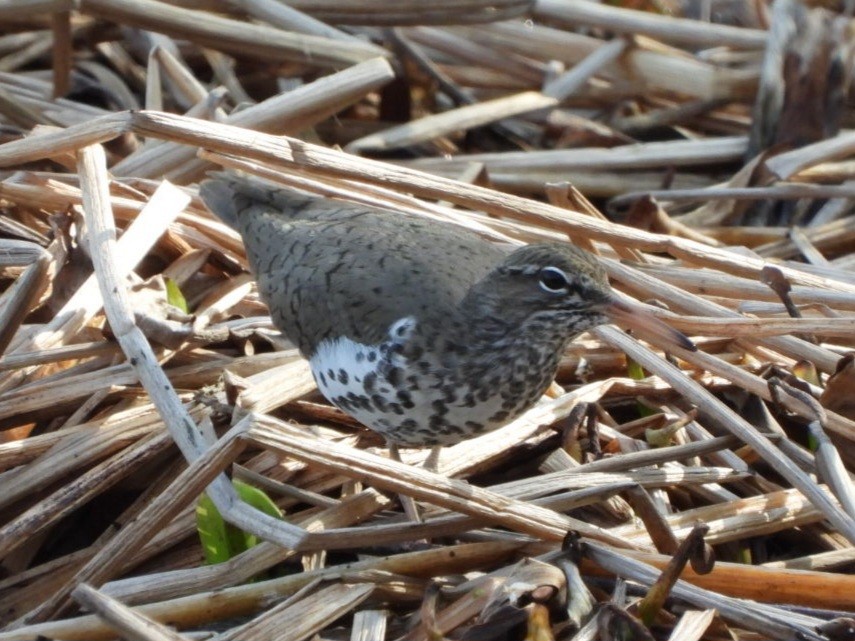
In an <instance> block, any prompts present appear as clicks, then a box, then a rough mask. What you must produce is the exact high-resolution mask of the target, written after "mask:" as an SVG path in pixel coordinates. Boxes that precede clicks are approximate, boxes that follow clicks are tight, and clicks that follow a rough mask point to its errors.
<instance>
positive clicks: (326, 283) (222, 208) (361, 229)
mask: <svg viewBox="0 0 855 641" xmlns="http://www.w3.org/2000/svg"><path fill="white" fill-rule="evenodd" d="M200 193H201V195H202V198H203V199H204V200H205V202H206V204H207V205H208V207H209V208H210V209H211V210H212V211H213V212H214V213H215V214H216V215H217V216H218V217H220V218H221V219H222V220H223V221H225V222H226V223H228V224H229V225H231V226H232V227H234V228H235V229H237V230H238V231H239V232H240V234H241V236H242V237H243V240H244V243H245V245H246V253H247V256H248V258H249V262H250V266H251V268H252V271H253V273H254V275H255V277H256V278H257V280H258V285H259V289H260V292H261V296H262V298H263V299H264V300H265V301H266V303H267V305H268V306H269V308H270V313H271V317H272V319H273V323H274V324H275V325H276V326H277V327H278V328H279V329H280V330H281V331H282V332H283V333H284V334H285V336H287V337H288V338H289V339H290V340H291V341H292V342H294V343H295V344H296V345H297V346H298V347H299V349H300V351H301V353H302V354H303V355H304V356H305V357H306V358H307V359H308V360H309V363H310V364H311V369H312V373H313V374H314V377H315V380H316V381H317V384H318V387H319V389H320V391H321V392H322V393H323V395H324V396H325V397H326V398H327V399H328V400H329V401H330V402H331V403H332V404H334V405H336V406H337V407H339V408H340V409H342V410H343V411H344V412H346V413H347V414H350V415H351V416H353V417H354V418H356V419H357V420H358V421H360V422H361V423H363V424H364V425H366V426H368V427H369V428H371V429H372V430H375V431H376V432H379V433H380V434H381V435H382V436H384V437H385V438H386V440H387V442H388V443H389V444H390V445H392V446H396V445H402V446H409V447H420V446H428V445H430V446H441V445H451V444H454V443H458V442H460V441H462V440H464V439H467V438H471V437H473V436H476V435H478V434H482V433H485V432H488V431H490V430H494V429H496V428H498V427H501V426H502V425H505V424H506V423H508V422H509V421H511V420H512V419H514V418H515V417H517V416H518V415H520V414H521V413H522V412H524V411H525V410H526V409H528V408H529V407H531V406H532V405H533V404H534V403H535V402H537V400H538V399H539V398H540V397H541V396H542V395H543V393H544V391H545V390H546V389H547V388H548V387H549V385H550V383H551V381H552V380H553V378H554V376H555V373H556V370H557V368H558V362H559V359H560V357H561V354H562V352H563V351H564V348H565V347H566V345H567V344H568V342H570V341H571V340H572V339H573V338H574V337H575V336H577V335H578V334H579V333H581V332H583V331H585V330H587V329H591V328H593V327H595V326H597V325H600V324H602V323H606V322H609V321H610V320H611V321H614V322H616V323H618V324H621V325H623V326H626V327H630V328H634V329H637V330H638V331H639V332H640V333H641V334H642V335H644V336H645V337H650V338H653V339H658V340H659V342H660V343H661V344H663V345H664V346H666V347H667V346H668V345H679V346H681V347H684V348H689V349H691V348H693V347H694V346H693V344H692V343H691V342H690V341H689V340H688V339H687V338H686V337H685V336H683V335H682V334H681V333H680V332H678V331H676V330H674V329H672V328H671V327H669V326H668V325H666V324H664V323H663V322H661V321H660V320H658V319H657V318H656V317H655V316H653V315H652V314H650V313H649V312H648V311H646V310H645V309H644V307H642V306H641V305H637V304H629V303H625V302H622V301H619V300H618V299H617V298H616V297H615V295H614V294H613V292H612V290H611V288H610V287H609V284H608V280H607V278H606V274H605V271H604V269H603V267H602V265H601V264H600V263H599V262H598V261H597V259H595V258H594V256H593V255H591V254H589V253H587V252H585V251H583V250H581V249H579V248H577V247H574V246H573V245H571V244H569V243H562V242H550V243H540V244H533V245H527V246H524V247H521V248H519V249H517V250H516V251H510V250H507V249H505V248H503V247H501V246H499V245H496V244H493V243H491V242H489V241H487V240H485V239H483V238H482V237H480V236H478V235H475V234H474V233H472V232H468V231H467V230H464V229H462V228H459V227H457V226H453V225H444V224H441V223H438V222H435V221H431V220H428V219H425V218H421V217H417V216H411V215H406V214H402V213H398V212H393V211H386V210H381V209H374V208H371V207H366V206H362V205H354V204H351V203H344V202H337V201H333V200H329V199H323V198H319V197H316V196H312V195H308V194H304V193H301V192H297V191H294V190H291V189H287V188H282V187H278V186H276V185H274V184H273V183H267V182H264V181H261V180H256V179H252V178H249V177H243V176H238V175H232V174H216V175H215V176H214V177H212V178H210V179H208V180H206V181H205V182H203V184H202V186H201V190H200Z"/></svg>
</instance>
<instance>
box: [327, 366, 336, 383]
mask: <svg viewBox="0 0 855 641" xmlns="http://www.w3.org/2000/svg"><path fill="white" fill-rule="evenodd" d="M327 377H328V378H329V379H330V380H331V381H334V380H335V372H334V371H332V370H331V369H328V370H327Z"/></svg>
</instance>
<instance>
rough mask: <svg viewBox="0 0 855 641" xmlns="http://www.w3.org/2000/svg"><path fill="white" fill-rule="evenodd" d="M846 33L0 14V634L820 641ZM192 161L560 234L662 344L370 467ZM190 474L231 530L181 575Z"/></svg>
mask: <svg viewBox="0 0 855 641" xmlns="http://www.w3.org/2000/svg"><path fill="white" fill-rule="evenodd" d="M618 5H632V7H635V8H624V7H621V6H618ZM814 5H823V6H821V7H820V6H814ZM639 9H646V10H639ZM851 10H852V3H851V2H844V1H843V0H840V1H839V2H834V1H831V2H821V3H820V2H818V1H817V2H811V3H806V4H801V3H799V2H797V1H796V0H776V1H775V2H774V3H771V4H768V5H767V4H766V3H765V2H764V1H763V0H755V1H752V2H743V1H739V0H708V1H701V0H697V1H695V0H658V1H655V0H650V2H646V3H645V2H630V1H629V0H626V1H625V2H609V3H604V4H600V3H597V2H585V1H582V0H493V1H490V2H485V1H483V0H433V1H432V2H427V3H426V2H423V1H422V0H406V1H397V2H390V1H389V0H360V1H355V0H353V1H350V0H336V1H332V0H297V1H292V2H289V3H288V5H287V6H286V5H285V4H283V3H282V2H280V1H279V0H207V1H206V2H198V1H190V0H182V1H180V2H179V1H173V2H169V3H165V2H158V1H156V0H78V1H77V2H72V1H71V0H0V26H2V35H0V126H2V129H0V137H1V138H0V139H2V144H0V167H2V168H4V169H3V174H2V181H0V208H2V209H0V292H2V293H0V354H2V356H0V624H2V626H5V627H2V629H0V641H13V640H23V639H35V638H51V639H64V640H72V639H86V640H92V639H104V638H111V637H116V636H124V637H125V638H132V639H150V640H154V639H173V640H174V639H189V638H208V637H213V638H216V639H218V640H226V639H239V640H241V641H251V640H268V639H276V640H289V641H298V640H302V639H309V638H318V639H330V640H333V639H348V638H349V639H362V640H366V641H369V640H370V641H375V640H376V641H379V640H382V639H390V640H391V639H406V640H407V641H421V640H427V639H440V638H443V637H444V636H448V637H450V638H455V639H472V640H475V639H477V640H480V641H492V640H493V639H495V640H505V639H508V640H510V639H522V638H527V639H529V640H531V641H546V640H548V639H550V638H553V637H555V638H559V639H571V638H572V639H579V640H582V639H592V638H595V637H600V638H602V639H612V638H615V639H648V638H651V635H652V636H653V637H655V638H662V639H664V638H666V637H670V638H671V639H679V640H680V641H685V640H692V639H701V638H703V639H724V638H745V639H762V638H768V639H792V640H795V639H800V640H804V639H815V640H819V639H843V638H851V630H852V621H851V619H850V620H848V622H847V620H846V619H845V618H842V617H847V616H849V617H852V616H855V615H853V612H855V576H852V574H851V571H852V570H853V569H855V546H853V544H855V492H853V486H852V475H851V473H850V471H848V470H851V469H853V465H855V449H853V444H854V443H855V422H853V419H855V400H853V398H855V361H853V359H852V357H851V355H847V354H848V353H850V350H852V349H853V347H855V275H853V274H855V272H853V268H855V218H853V217H852V215H851V212H852V209H853V207H852V204H853V196H855V164H853V162H852V161H851V160H848V158H849V157H851V156H852V155H853V154H855V134H853V133H851V132H846V130H845V127H846V126H850V127H851V126H852V124H853V122H855V119H853V110H852V108H851V107H852V92H851V86H850V80H851V78H850V72H851V69H852V53H853V51H852V45H853V38H852V36H851V33H852V29H853V24H852V22H851V20H850V19H849V17H848V14H847V11H850V12H851ZM668 13H673V16H671V15H667V14H668ZM674 16H677V17H674ZM342 149H343V151H342ZM220 166H224V167H229V168H238V169H242V170H244V171H246V172H250V173H253V174H258V175H262V176H264V177H267V178H269V179H272V180H276V181H279V182H282V183H284V184H287V185H294V186H298V187H300V188H303V189H308V190H311V191H315V192H318V193H322V194H325V195H328V196H330V197H335V198H341V199H348V200H356V201H359V202H367V203H374V204H379V205H381V206H384V207H388V208H393V209H396V210H399V211H401V212H405V213H402V215H422V216H429V217H432V218H433V219H434V220H436V221H437V224H447V225H452V224H455V225H464V226H467V227H469V228H472V229H474V230H476V231H477V232H478V233H481V234H483V235H485V236H487V237H489V238H492V239H495V240H496V241H497V242H506V243H520V242H530V241H534V240H537V239H544V238H550V239H570V240H572V241H574V242H576V243H577V244H579V245H582V246H584V247H587V248H589V249H591V250H593V251H596V252H597V253H598V254H600V256H601V257H602V258H603V260H604V262H605V263H606V266H607V269H608V271H609V274H610V276H611V277H612V280H613V283H614V284H615V286H616V287H617V288H618V289H620V290H622V291H624V292H626V293H628V294H630V295H632V296H634V297H636V298H638V299H642V300H651V299H653V300H655V301H657V303H658V305H659V307H660V311H658V312H657V313H658V315H660V316H661V317H662V318H664V319H665V320H666V321H668V322H669V323H671V324H672V325H673V326H674V327H677V328H679V329H681V330H682V331H684V332H685V333H687V334H688V335H690V336H692V338H693V340H694V341H695V343H696V344H697V346H698V348H699V349H698V351H695V352H689V351H684V352H681V353H677V354H670V355H663V354H662V353H661V352H659V351H657V350H656V349H655V347H654V348H651V347H650V346H648V345H646V344H643V343H641V342H639V341H637V340H636V339H634V338H632V337H630V336H628V335H626V334H624V333H622V332H620V331H619V330H617V329H616V328H613V327H604V328H600V329H598V330H596V331H594V332H593V333H592V334H589V335H586V336H584V337H582V339H580V340H577V341H576V342H574V343H573V345H572V346H571V348H570V349H569V351H568V353H567V354H566V355H565V359H564V362H563V365H562V369H561V375H560V377H559V380H558V384H559V385H560V387H559V386H555V387H553V390H552V392H553V393H552V394H551V395H550V397H549V398H547V399H544V400H543V401H542V402H541V403H540V404H539V405H538V406H537V407H535V408H534V409H533V410H531V411H530V412H529V413H527V414H526V415H525V416H524V417H523V418H521V419H520V420H517V421H516V422H514V423H513V424H511V425H508V426H507V427H505V428H503V429H501V430H499V431H497V432H494V433H492V434H488V435H485V436H482V437H480V438H477V439H474V440H471V441H468V442H465V443H463V444H461V445H458V446H455V447H450V448H447V449H446V450H445V451H444V452H443V454H442V457H441V459H440V464H439V469H438V471H437V472H431V471H427V470H425V469H423V468H422V467H420V466H419V463H420V462H421V461H422V460H423V458H424V456H425V452H420V451H416V450H413V451H409V452H405V453H404V454H405V456H404V460H405V463H398V462H394V461H390V460H389V459H388V458H387V456H386V451H385V450H384V448H383V447H382V442H381V441H380V439H379V438H378V437H377V436H376V435H374V434H372V433H370V432H368V431H367V430H365V429H364V428H361V427H360V426H359V425H356V424H355V423H354V422H353V421H352V420H351V419H349V418H348V417H346V416H345V415H343V414H342V413H340V412H339V411H337V410H335V409H334V408H332V407H330V406H329V405H328V404H326V403H325V402H324V401H323V399H321V398H320V397H319V396H318V395H317V393H316V391H315V388H314V383H313V381H312V379H311V376H310V373H309V371H308V368H307V365H306V363H305V361H303V360H302V359H301V358H300V357H299V355H298V354H297V352H296V350H295V349H294V348H293V347H292V346H290V345H288V344H286V343H284V342H283V341H282V339H281V338H280V337H279V336H278V334H277V333H276V332H275V331H274V330H273V328H272V327H271V325H270V321H269V318H268V317H267V314H266V309H265V307H264V306H263V304H262V303H261V302H260V301H259V298H258V294H257V291H256V288H255V284H254V283H253V281H252V279H251V278H250V277H249V275H248V274H247V272H246V271H245V268H246V257H245V255H244V250H243V246H242V244H241V242H240V239H239V237H238V236H237V235H236V234H235V233H234V232H233V231H231V230H229V229H227V228H226V227H225V226H224V225H223V224H221V223H220V222H219V221H217V220H215V219H214V217H213V216H212V215H211V214H210V213H209V212H208V211H207V210H206V208H205V206H204V205H203V204H202V203H201V201H200V200H199V198H198V195H197V189H196V183H197V182H198V181H199V180H200V179H201V178H202V177H204V175H205V173H206V172H207V171H208V170H210V169H212V168H216V167H220ZM601 212H605V215H604V214H603V213H601ZM176 286H177V287H176ZM176 289H177V290H178V291H180V294H181V296H177V297H176V295H175V293H176ZM182 297H183V299H184V300H185V301H186V305H187V309H186V310H179V309H177V308H176V301H180V300H181V298H182ZM228 477H231V478H233V479H240V480H242V481H244V482H246V483H248V484H251V485H254V486H256V487H258V488H261V489H263V490H264V491H265V492H266V493H267V495H268V496H269V497H270V498H271V499H273V501H275V503H276V504H277V505H278V506H279V508H281V510H282V511H283V512H284V518H282V519H277V518H275V517H273V516H270V515H269V514H266V513H263V512H261V511H259V510H257V509H255V508H253V507H250V506H249V505H248V504H247V503H245V502H242V501H240V500H238V499H237V497H236V493H235V489H234V486H233V484H232V482H231V481H230V480H229V479H228ZM203 491H204V492H206V493H207V494H208V496H209V497H210V498H211V499H212V500H213V503H214V504H216V505H217V507H218V508H219V510H220V511H221V513H222V515H223V517H224V518H225V519H226V520H227V521H228V522H230V523H232V524H235V525H236V526H237V527H239V528H240V529H241V530H243V531H244V532H247V533H252V534H255V535H258V536H259V537H260V538H261V539H264V541H263V542H261V543H259V544H258V545H256V546H254V547H250V548H249V549H248V550H246V551H243V552H241V553H239V554H237V555H236V556H233V557H232V558H230V559H229V560H227V561H226V562H224V563H221V564H218V565H208V564H206V563H205V562H204V560H203V554H202V545H201V543H200V538H199V534H198V532H197V526H196V520H195V512H196V506H197V503H198V501H199V497H200V494H201V493H202V492H203ZM398 494H403V495H408V496H411V497H413V498H415V499H416V501H418V502H419V504H420V507H421V511H422V512H423V515H424V522H423V523H413V522H410V521H408V520H406V518H405V517H404V516H403V514H402V512H401V509H400V507H399V501H398V498H397V495H398ZM713 551H714V552H715V555H716V557H717V562H715V564H713V562H712V561H713V559H712V556H711V555H712V552H713ZM681 573H682V574H681ZM678 577H682V578H680V580H677V578H678ZM847 630H848V631H849V636H848V637H847V636H846V633H847Z"/></svg>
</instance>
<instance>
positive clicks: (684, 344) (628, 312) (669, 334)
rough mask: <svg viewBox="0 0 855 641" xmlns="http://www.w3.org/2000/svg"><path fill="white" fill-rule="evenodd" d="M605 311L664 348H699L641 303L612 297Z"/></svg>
mask: <svg viewBox="0 0 855 641" xmlns="http://www.w3.org/2000/svg"><path fill="white" fill-rule="evenodd" d="M603 313H604V314H605V315H606V316H608V317H609V318H610V319H611V320H612V321H614V323H615V324H617V325H620V326H621V327H623V328H625V329H631V330H634V331H635V332H637V333H638V335H639V336H640V337H642V338H651V339H653V341H654V342H655V343H656V344H657V345H659V346H660V347H662V348H663V349H667V348H668V347H669V346H672V347H680V348H682V349H687V350H689V351H692V352H694V351H697V349H698V347H697V345H695V344H694V343H693V342H692V341H691V340H690V339H689V338H688V337H687V336H686V335H685V334H683V332H681V331H679V330H676V329H674V328H673V327H671V326H670V325H668V324H667V323H665V322H663V321H661V320H659V319H658V318H656V316H654V315H653V314H651V313H650V312H649V311H647V309H645V308H644V307H642V306H641V305H638V304H633V303H627V302H624V301H622V300H618V299H617V298H612V300H611V301H609V302H608V303H607V304H606V306H605V307H604V308H603Z"/></svg>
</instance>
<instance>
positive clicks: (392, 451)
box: [386, 441, 422, 523]
mask: <svg viewBox="0 0 855 641" xmlns="http://www.w3.org/2000/svg"><path fill="white" fill-rule="evenodd" d="M386 446H387V447H388V448H389V458H391V459H392V460H393V461H398V463H403V461H402V460H401V453H400V452H399V451H398V446H397V445H396V444H395V443H392V442H391V441H386ZM398 498H399V499H400V500H401V507H402V508H404V514H406V515H407V517H408V518H409V519H410V520H411V521H412V522H413V523H421V522H422V517H421V515H419V508H418V506H417V505H416V502H415V501H414V500H413V498H412V497H411V496H406V495H404V494H399V495H398Z"/></svg>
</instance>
